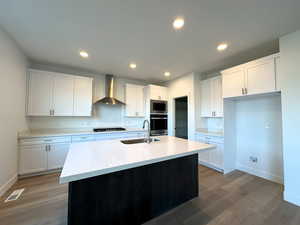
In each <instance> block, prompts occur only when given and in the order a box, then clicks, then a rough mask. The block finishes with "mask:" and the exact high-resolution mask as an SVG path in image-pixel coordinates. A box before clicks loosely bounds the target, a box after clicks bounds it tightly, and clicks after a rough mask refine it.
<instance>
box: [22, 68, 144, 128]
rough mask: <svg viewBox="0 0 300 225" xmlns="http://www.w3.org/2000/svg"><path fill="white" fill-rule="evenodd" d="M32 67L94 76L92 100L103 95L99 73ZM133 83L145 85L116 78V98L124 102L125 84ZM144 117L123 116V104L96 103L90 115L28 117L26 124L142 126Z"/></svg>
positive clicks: (35, 126) (103, 86) (102, 79)
mask: <svg viewBox="0 0 300 225" xmlns="http://www.w3.org/2000/svg"><path fill="white" fill-rule="evenodd" d="M31 67H32V68H34V69H40V70H49V71H55V72H62V73H69V74H77V75H86V74H89V75H88V76H92V77H94V91H93V92H94V93H93V99H94V101H96V100H98V99H101V98H103V97H104V95H105V76H104V75H101V74H96V75H90V73H86V72H83V71H78V70H76V69H70V68H62V67H58V66H49V65H40V64H33V65H31ZM126 83H133V84H139V85H147V84H146V83H145V82H142V81H138V80H131V79H123V78H120V79H119V78H116V83H115V84H116V98H117V99H119V100H121V101H123V102H125V84H126ZM143 120H144V118H129V117H125V106H121V105H114V106H112V105H103V104H96V105H94V107H93V116H92V117H29V118H28V125H29V128H30V129H48V128H50V129H51V128H63V129H64V128H92V127H110V126H126V127H142V123H143Z"/></svg>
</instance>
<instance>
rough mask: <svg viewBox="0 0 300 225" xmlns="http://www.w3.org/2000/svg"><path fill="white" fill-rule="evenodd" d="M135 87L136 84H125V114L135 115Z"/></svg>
mask: <svg viewBox="0 0 300 225" xmlns="http://www.w3.org/2000/svg"><path fill="white" fill-rule="evenodd" d="M136 92H137V88H136V85H133V84H126V116H128V117H134V116H136V102H137V96H136Z"/></svg>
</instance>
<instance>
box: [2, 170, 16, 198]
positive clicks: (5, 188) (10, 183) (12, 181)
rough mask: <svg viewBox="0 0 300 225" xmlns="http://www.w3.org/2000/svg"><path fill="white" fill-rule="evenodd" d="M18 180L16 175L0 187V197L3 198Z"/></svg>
mask: <svg viewBox="0 0 300 225" xmlns="http://www.w3.org/2000/svg"><path fill="white" fill-rule="evenodd" d="M17 180H18V174H17V173H16V174H15V175H13V176H12V177H11V178H10V179H9V180H8V181H7V182H6V183H5V184H3V185H2V186H1V187H0V197H1V196H3V195H4V194H5V193H6V192H7V191H8V190H9V189H10V188H11V187H12V186H13V185H14V184H15V183H16V182H17Z"/></svg>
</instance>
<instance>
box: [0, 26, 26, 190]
mask: <svg viewBox="0 0 300 225" xmlns="http://www.w3.org/2000/svg"><path fill="white" fill-rule="evenodd" d="M0 59H1V60H0V143H1V145H0V195H1V194H3V193H4V192H5V191H6V190H7V189H8V188H9V187H10V185H11V184H13V182H14V181H15V180H16V178H17V163H18V150H17V132H18V131H19V130H24V129H26V128H27V125H26V120H25V94H26V67H27V62H26V58H25V57H24V55H23V54H22V52H21V51H20V50H19V49H18V47H17V45H16V44H15V42H14V41H12V40H11V39H10V37H9V36H8V35H7V34H6V33H5V32H4V31H3V30H1V29H0Z"/></svg>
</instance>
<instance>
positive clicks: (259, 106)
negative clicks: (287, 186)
mask: <svg viewBox="0 0 300 225" xmlns="http://www.w3.org/2000/svg"><path fill="white" fill-rule="evenodd" d="M235 110H236V148H237V169H240V170H243V171H245V172H248V173H251V174H254V175H257V176H260V177H264V178H266V179H270V180H273V181H276V182H279V183H282V182H283V165H282V164H283V160H282V123H281V101H280V95H276V96H267V97H261V96H260V97H254V98H247V99H243V100H238V101H236V105H235ZM251 156H253V157H257V158H258V161H257V163H254V162H252V161H250V157H251Z"/></svg>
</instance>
